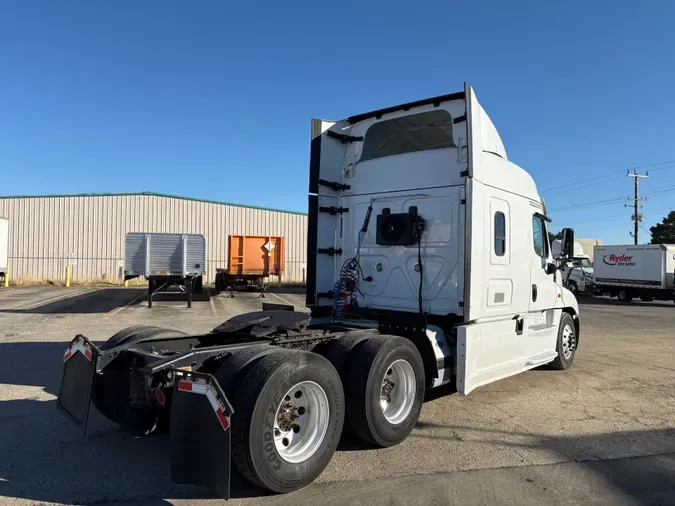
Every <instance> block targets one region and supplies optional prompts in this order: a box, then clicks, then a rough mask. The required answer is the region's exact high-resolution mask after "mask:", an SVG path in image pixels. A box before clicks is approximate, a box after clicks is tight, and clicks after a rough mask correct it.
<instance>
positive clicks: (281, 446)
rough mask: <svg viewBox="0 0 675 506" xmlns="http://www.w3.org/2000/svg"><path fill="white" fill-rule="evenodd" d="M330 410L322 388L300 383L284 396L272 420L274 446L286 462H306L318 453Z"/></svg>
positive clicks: (311, 382) (304, 382) (326, 428)
mask: <svg viewBox="0 0 675 506" xmlns="http://www.w3.org/2000/svg"><path fill="white" fill-rule="evenodd" d="M329 418H330V408H329V406H328V396H327V395H326V392H325V391H324V389H323V388H321V386H320V385H318V384H317V383H314V382H313V381H302V382H300V383H298V384H296V385H294V386H293V387H292V388H291V389H289V390H288V392H286V395H284V397H283V398H282V399H281V402H280V403H279V406H278V407H277V413H276V416H275V418H274V445H275V446H276V449H277V452H278V453H279V456H280V457H281V458H282V459H284V460H285V461H286V462H290V463H291V464H298V463H300V462H304V461H306V460H307V459H308V458H310V457H311V456H312V455H314V453H315V452H316V451H317V450H318V449H319V447H320V446H321V443H322V442H323V440H324V437H326V432H327V431H328V421H329Z"/></svg>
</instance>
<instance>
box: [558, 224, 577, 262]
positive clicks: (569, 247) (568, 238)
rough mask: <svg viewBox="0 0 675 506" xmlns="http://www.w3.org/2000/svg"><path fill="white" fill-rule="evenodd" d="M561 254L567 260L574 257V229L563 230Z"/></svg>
mask: <svg viewBox="0 0 675 506" xmlns="http://www.w3.org/2000/svg"><path fill="white" fill-rule="evenodd" d="M560 253H561V256H562V257H563V258H565V259H569V258H572V257H573V256H574V229H572V228H563V229H562V240H561V241H560Z"/></svg>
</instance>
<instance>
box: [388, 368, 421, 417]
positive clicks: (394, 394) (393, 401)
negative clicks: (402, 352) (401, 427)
mask: <svg viewBox="0 0 675 506" xmlns="http://www.w3.org/2000/svg"><path fill="white" fill-rule="evenodd" d="M416 391H417V381H416V380H415V371H414V370H413V368H412V366H411V365H410V363H409V362H408V361H406V360H403V359H400V360H396V361H395V362H394V363H393V364H391V365H390V366H389V367H388V368H387V371H386V372H385V373H384V376H383V377H382V386H381V388H380V407H381V408H382V414H383V415H384V417H385V418H386V419H387V421H388V422H389V423H391V424H393V425H397V424H399V423H401V422H403V420H405V419H406V417H407V416H408V415H409V414H410V411H411V410H412V407H413V404H414V403H415V392H416Z"/></svg>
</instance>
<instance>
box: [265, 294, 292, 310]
mask: <svg viewBox="0 0 675 506" xmlns="http://www.w3.org/2000/svg"><path fill="white" fill-rule="evenodd" d="M267 295H274V296H275V297H276V298H277V299H279V300H280V301H281V302H283V303H284V304H288V305H289V306H293V307H295V306H296V305H295V304H293V303H292V302H288V301H287V300H286V299H284V298H283V297H280V296H279V295H277V294H276V293H271V292H268V294H267Z"/></svg>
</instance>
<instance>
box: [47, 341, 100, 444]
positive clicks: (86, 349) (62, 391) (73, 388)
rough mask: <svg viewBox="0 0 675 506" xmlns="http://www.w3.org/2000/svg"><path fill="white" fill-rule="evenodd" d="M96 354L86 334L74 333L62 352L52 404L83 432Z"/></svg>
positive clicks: (95, 349)
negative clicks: (54, 397) (54, 398)
mask: <svg viewBox="0 0 675 506" xmlns="http://www.w3.org/2000/svg"><path fill="white" fill-rule="evenodd" d="M99 354H100V351H99V349H98V348H97V347H96V345H94V344H93V343H92V342H91V341H89V339H87V338H86V337H84V336H82V335H78V336H76V337H75V339H73V340H72V341H71V342H70V345H69V346H68V348H67V349H66V352H65V353H64V355H63V365H62V367H61V383H60V384H59V395H58V398H57V401H56V406H57V407H58V409H59V410H60V411H61V412H62V413H64V414H65V415H66V416H67V417H68V419H70V420H71V421H72V422H73V423H75V424H76V425H78V426H79V427H81V428H82V429H83V431H84V432H85V433H86V432H87V423H88V421H89V407H90V406H91V389H92V386H93V384H94V375H95V374H96V362H97V360H98V356H99Z"/></svg>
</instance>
